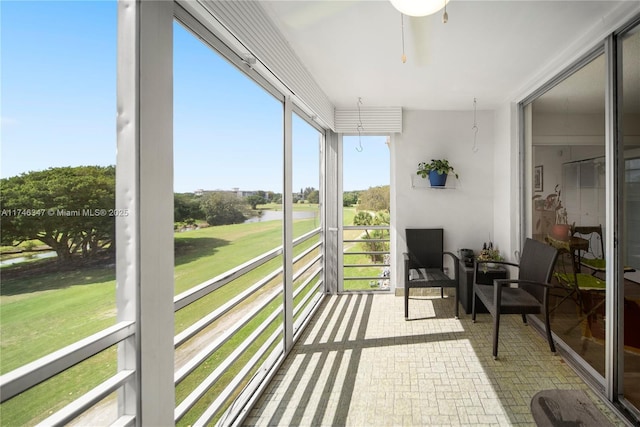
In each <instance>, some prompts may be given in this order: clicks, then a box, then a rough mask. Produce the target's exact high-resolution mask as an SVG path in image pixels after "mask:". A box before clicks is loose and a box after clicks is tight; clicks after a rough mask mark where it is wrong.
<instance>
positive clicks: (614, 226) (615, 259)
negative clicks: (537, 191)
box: [604, 35, 624, 401]
mask: <svg viewBox="0 0 640 427" xmlns="http://www.w3.org/2000/svg"><path fill="white" fill-rule="evenodd" d="M604 53H605V61H606V91H605V164H606V175H605V206H606V220H605V225H606V230H607V232H606V233H605V254H604V255H605V259H606V262H607V271H606V277H605V280H606V283H607V289H606V295H605V298H606V305H605V307H606V315H607V319H608V320H609V321H607V324H606V327H605V328H606V329H605V334H606V335H605V336H606V342H605V393H606V396H607V399H609V400H610V401H614V400H615V399H616V398H617V396H618V393H619V392H621V391H622V382H621V381H620V375H621V373H622V372H624V368H623V366H622V363H623V360H624V358H623V357H622V354H623V345H624V338H623V337H624V317H623V315H624V313H623V308H624V274H623V270H622V268H623V265H622V250H621V249H622V248H621V246H620V245H619V243H618V240H619V236H620V235H621V234H620V233H621V231H622V226H623V223H624V222H623V218H622V212H623V209H622V206H621V205H622V200H623V197H622V196H620V195H619V194H618V192H621V191H623V188H622V185H621V183H622V182H623V181H622V179H621V178H620V175H621V174H622V173H623V171H624V157H623V153H622V152H621V151H622V147H621V146H620V139H619V138H618V136H619V135H618V105H619V104H618V93H619V90H618V89H619V86H618V84H619V81H618V77H619V75H618V68H617V66H618V54H617V46H616V38H615V36H613V35H610V36H609V37H608V38H607V40H606V41H605V50H604Z"/></svg>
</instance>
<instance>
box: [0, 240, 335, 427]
mask: <svg viewBox="0 0 640 427" xmlns="http://www.w3.org/2000/svg"><path fill="white" fill-rule="evenodd" d="M320 235H321V230H320V228H318V229H315V230H312V231H311V232H309V233H307V234H305V235H303V236H301V237H299V238H297V239H295V240H294V242H293V246H294V247H296V246H298V245H300V244H302V243H304V242H306V241H307V240H309V239H311V238H313V237H315V236H320ZM314 251H316V252H318V254H316V255H315V256H313V252H314ZM282 253H283V248H282V247H278V248H275V249H273V250H271V251H269V252H266V253H264V254H262V255H260V256H258V257H256V258H254V259H252V260H250V261H248V262H246V263H244V264H242V265H240V266H238V267H235V268H233V269H231V270H229V271H227V272H225V273H223V274H221V275H219V276H216V277H214V278H212V279H210V280H207V281H206V282H204V283H201V284H200V285H198V286H195V287H193V288H191V289H190V290H188V291H186V292H183V293H181V294H179V295H177V296H176V297H175V298H174V310H175V312H177V311H179V310H181V309H183V308H185V307H187V306H188V305H189V304H192V303H194V302H196V301H198V300H200V299H202V298H204V297H206V296H207V295H210V294H211V293H212V292H214V291H215V290H218V289H220V288H222V287H223V286H225V285H228V284H230V283H232V282H233V281H234V280H235V279H237V278H239V277H241V276H243V275H245V274H247V273H249V272H251V271H253V270H255V269H256V268H258V267H260V266H262V265H264V264H266V263H267V262H269V261H271V260H273V259H275V258H276V257H278V256H280V255H282ZM302 261H306V263H305V264H304V265H303V266H301V267H300V268H298V269H296V271H295V273H294V275H293V283H296V282H298V281H300V280H301V281H302V282H301V283H300V284H299V285H298V286H297V287H296V288H295V289H294V292H293V295H294V301H295V300H296V299H297V300H298V303H297V304H296V305H295V307H294V308H293V319H294V325H293V329H294V334H295V335H294V337H295V338H296V339H297V337H299V335H300V332H301V331H302V329H303V326H304V325H305V324H306V322H307V321H308V320H309V319H310V317H311V315H312V314H313V312H314V311H315V309H317V306H318V303H319V302H320V301H321V299H322V297H323V296H324V294H323V292H321V290H322V287H323V284H324V281H323V274H322V273H323V264H322V262H323V251H322V239H318V241H317V242H315V243H313V244H312V245H310V247H309V248H307V249H305V250H303V251H302V252H301V253H300V254H299V255H298V256H296V257H295V258H294V259H293V264H294V265H296V263H300V262H302ZM282 271H283V267H282V266H280V267H279V268H276V269H275V270H274V271H272V272H270V273H269V274H267V275H266V276H265V277H263V278H262V279H260V280H258V281H257V282H256V283H254V284H253V285H252V286H250V287H249V288H248V289H246V290H244V291H242V292H240V293H239V294H238V295H236V296H234V297H233V298H231V299H230V300H229V301H227V302H226V303H224V304H223V305H222V306H220V307H219V308H217V309H215V310H213V311H212V312H211V313H209V314H207V315H206V316H204V317H202V318H201V319H200V320H198V321H196V322H195V323H194V324H193V325H191V326H189V327H188V328H186V329H185V330H184V331H182V332H180V333H179V334H177V335H176V336H175V339H174V348H175V349H178V348H179V347H180V346H182V345H184V344H185V343H186V342H187V341H188V340H190V339H191V338H193V337H195V336H197V334H198V333H200V332H202V331H203V330H204V329H206V328H207V327H209V326H211V325H212V324H213V323H214V322H216V321H217V320H220V319H222V318H223V317H224V316H225V314H227V313H229V312H230V311H231V310H232V309H233V308H235V307H237V306H238V305H239V304H241V303H243V302H245V301H247V300H248V299H249V298H251V297H253V296H255V295H256V294H257V293H258V292H260V291H263V292H264V295H262V297H261V298H260V302H259V303H253V305H252V308H251V309H250V310H249V311H248V312H247V313H246V314H245V315H244V316H243V317H242V318H241V319H239V320H238V321H236V322H234V324H233V325H232V326H231V327H229V328H227V329H226V330H225V331H224V332H223V333H222V334H221V335H220V336H218V337H217V338H216V339H215V340H213V341H212V342H211V343H209V344H208V345H206V346H204V347H203V348H201V349H199V351H198V352H197V353H196V354H195V356H193V357H191V358H190V359H189V360H188V361H187V362H186V363H185V364H183V365H182V366H181V367H180V368H179V369H177V370H176V372H175V375H174V381H175V385H176V386H177V385H178V384H180V383H181V382H182V381H184V380H185V379H186V378H187V377H188V376H189V374H191V373H193V372H194V371H195V370H196V369H198V368H199V367H201V366H203V364H204V363H205V362H206V361H207V360H208V359H209V358H210V357H211V356H212V355H214V354H215V353H216V351H217V350H219V349H220V348H221V347H222V346H223V345H225V344H226V343H228V342H229V341H230V340H231V339H232V338H233V337H234V336H236V334H237V333H238V332H239V331H240V330H242V329H243V328H244V327H246V326H247V325H248V324H249V323H250V322H251V321H252V320H254V319H255V318H256V316H257V315H258V314H259V313H261V312H262V311H263V310H265V309H267V308H269V306H270V305H272V304H273V303H274V301H275V300H276V299H277V298H278V297H279V296H281V295H282V292H283V284H282V283H281V282H280V283H277V284H276V285H273V284H272V285H270V286H271V288H269V287H268V285H269V283H270V282H272V281H273V280H274V279H276V278H277V277H278V276H280V275H281V274H282ZM305 291H306V294H305V295H303V293H305ZM271 310H272V311H271V312H270V313H269V315H268V316H267V318H266V319H265V320H263V321H262V322H261V323H260V324H259V325H257V326H256V327H255V328H254V329H253V330H252V331H251V332H250V333H249V335H248V336H247V337H246V338H245V339H244V340H243V341H242V342H241V343H240V344H238V345H237V346H236V347H235V348H234V350H233V351H232V352H231V353H230V354H229V355H228V356H227V357H226V358H225V359H224V360H223V361H221V362H220V363H219V364H218V366H217V367H216V368H215V369H213V370H212V372H210V373H209V374H208V375H207V376H206V378H205V379H204V380H202V381H201V382H200V383H199V384H197V385H196V386H195V387H194V389H193V390H192V391H191V392H190V393H189V394H188V395H187V397H186V398H185V399H184V400H182V402H180V404H179V405H178V406H177V407H176V409H175V412H174V415H175V421H176V422H178V421H180V420H181V419H182V418H183V417H184V416H185V415H186V414H187V413H188V412H189V410H191V409H192V408H193V407H194V406H195V405H196V404H197V403H198V402H200V401H201V399H202V398H203V397H204V396H206V395H207V394H208V393H210V392H211V388H212V386H213V385H215V384H216V383H217V382H218V381H219V380H220V378H221V377H222V374H223V373H225V372H227V370H228V369H229V367H231V366H232V365H233V364H234V363H237V362H238V361H239V358H240V357H241V356H242V355H244V354H245V353H246V352H247V351H249V349H250V347H251V346H252V345H253V344H255V343H256V342H258V340H259V339H260V337H261V336H262V335H263V334H264V333H266V332H268V331H269V328H270V326H272V325H274V324H277V323H276V322H277V321H279V320H280V319H283V318H284V317H283V305H282V304H279V305H278V306H275V307H274V308H271ZM282 328H283V325H278V326H276V327H275V328H274V331H273V332H271V333H270V335H269V336H268V337H267V338H266V339H265V340H264V342H263V343H262V344H261V346H260V348H259V349H258V350H257V351H255V353H254V354H253V355H252V357H251V358H250V360H249V361H248V362H246V363H245V365H244V366H242V367H241V368H240V369H239V370H238V373H237V374H236V375H235V377H234V378H233V379H231V380H230V382H229V383H228V384H227V385H226V387H225V388H224V389H223V390H222V392H220V393H219V394H218V396H216V398H215V399H214V401H213V403H211V404H210V405H209V406H208V407H207V408H206V409H205V410H204V412H203V413H202V414H201V415H200V417H199V418H198V420H197V421H196V422H195V425H205V424H209V423H210V422H211V421H212V420H213V419H214V418H215V417H216V416H217V415H220V416H221V421H220V423H222V424H226V423H231V422H233V420H235V419H236V418H238V417H239V416H241V415H242V411H243V409H244V405H239V404H238V403H237V402H238V399H236V402H235V403H234V402H232V401H233V399H234V398H236V396H240V397H241V399H240V400H239V401H241V402H244V403H246V402H251V401H253V400H255V394H256V392H257V391H258V390H259V389H261V387H264V382H265V381H266V380H267V379H268V378H269V376H270V375H272V371H273V368H274V367H275V366H276V365H277V364H278V363H279V362H280V361H281V360H282V359H283V357H284V352H283V346H282V345H279V344H278V342H277V341H278V338H280V339H282V333H283V331H282ZM135 330H136V325H135V322H120V323H118V324H116V325H114V326H111V327H109V328H107V329H104V330H103V331H100V332H98V333H96V334H94V335H92V336H90V337H88V338H85V339H83V340H80V341H78V342H76V343H74V344H72V345H69V346H67V347H65V348H63V349H61V350H58V351H56V352H54V353H51V354H49V355H47V356H45V357H42V358H40V359H38V360H36V361H34V362H32V363H29V364H27V365H25V366H22V367H20V368H18V369H15V370H13V371H11V372H9V373H7V374H5V375H2V376H1V377H0V398H1V402H5V401H8V400H10V399H12V398H13V397H15V396H17V395H19V394H21V393H23V392H25V391H27V390H29V389H31V388H32V387H34V386H36V385H38V384H40V383H42V382H44V381H46V380H48V379H51V378H53V377H55V376H56V375H58V374H60V373H61V372H63V371H65V370H67V369H69V368H71V367H73V366H75V365H77V364H79V363H80V362H83V361H85V360H87V359H89V358H91V357H93V356H94V355H96V354H97V353H100V352H101V351H104V350H106V349H108V348H109V347H112V346H113V345H116V344H118V343H120V342H122V341H123V340H125V339H127V338H129V337H132V336H133V335H134V334H135ZM250 375H253V377H250ZM134 380H135V371H132V370H121V371H119V372H118V373H116V374H115V375H113V376H112V377H110V378H108V379H107V380H106V381H104V382H103V383H101V384H100V385H98V386H97V387H95V388H93V389H92V390H90V391H89V392H87V393H85V394H83V395H82V396H80V397H79V398H77V399H75V400H74V401H73V402H71V403H69V404H68V405H66V406H65V407H64V408H62V409H61V410H59V411H57V412H55V413H54V414H52V415H51V416H49V417H48V418H47V419H45V420H44V421H42V423H41V425H46V426H55V425H65V424H67V423H68V422H70V421H72V420H73V419H75V418H77V417H78V416H80V415H82V414H84V413H86V412H87V411H90V410H91V408H92V407H93V406H94V405H95V404H96V403H98V402H100V401H101V400H103V399H105V398H106V397H108V396H109V395H111V394H112V393H113V392H115V391H118V390H119V389H121V387H123V386H125V385H127V384H129V385H130V386H132V385H134ZM245 384H246V385H245ZM143 399H144V397H143ZM225 406H227V407H229V409H228V410H227V411H226V413H224V414H222V413H221V411H222V410H223V409H225ZM116 424H118V425H133V424H135V416H122V417H120V418H119V419H118V420H116Z"/></svg>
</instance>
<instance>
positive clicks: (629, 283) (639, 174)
mask: <svg viewBox="0 0 640 427" xmlns="http://www.w3.org/2000/svg"><path fill="white" fill-rule="evenodd" d="M620 45H621V49H622V144H623V150H624V183H623V191H622V195H623V204H622V206H623V216H624V217H623V218H624V221H623V232H622V236H623V242H622V243H623V245H622V258H623V263H624V265H625V271H626V272H625V274H624V287H623V289H624V352H623V355H624V377H623V394H624V398H625V399H626V400H627V401H628V402H630V403H631V404H632V405H634V406H635V407H636V408H640V329H638V327H637V325H639V324H640V28H639V27H636V28H635V30H633V31H631V32H629V33H627V34H626V35H625V36H624V37H623V39H622V41H621V43H620ZM627 270H635V271H627Z"/></svg>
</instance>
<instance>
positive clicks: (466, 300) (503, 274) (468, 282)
mask: <svg viewBox="0 0 640 427" xmlns="http://www.w3.org/2000/svg"><path fill="white" fill-rule="evenodd" d="M508 278H509V272H508V271H507V269H506V268H504V267H502V266H496V267H490V268H487V271H486V272H484V271H482V269H480V270H479V271H478V283H481V284H484V285H491V284H492V283H493V280H494V279H508ZM458 291H459V292H460V303H461V304H462V308H464V312H465V313H466V314H471V309H472V307H473V267H467V266H466V265H465V264H464V262H462V261H460V288H459V289H458ZM476 312H477V313H488V311H487V309H486V308H485V306H484V304H482V302H481V301H478V302H477V303H476Z"/></svg>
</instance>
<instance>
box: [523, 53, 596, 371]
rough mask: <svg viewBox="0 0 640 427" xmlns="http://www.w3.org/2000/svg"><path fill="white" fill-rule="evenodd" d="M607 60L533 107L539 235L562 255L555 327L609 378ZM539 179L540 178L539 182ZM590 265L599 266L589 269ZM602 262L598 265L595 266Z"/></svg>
mask: <svg viewBox="0 0 640 427" xmlns="http://www.w3.org/2000/svg"><path fill="white" fill-rule="evenodd" d="M604 63H605V61H604V56H603V55H600V56H598V57H596V58H595V59H594V60H592V61H591V62H590V63H588V64H587V65H586V66H584V67H582V68H581V69H579V70H578V71H576V72H575V73H574V74H572V75H571V76H569V77H568V78H566V79H565V80H563V81H562V82H561V83H559V84H558V85H556V86H555V87H553V88H551V89H550V90H549V91H548V92H546V93H544V94H543V95H542V96H540V97H539V98H537V99H536V100H534V101H533V102H532V103H531V107H530V110H528V111H530V117H531V121H530V129H529V130H530V132H529V133H528V135H529V137H530V141H531V146H532V159H531V170H532V172H533V171H535V170H536V169H537V168H539V167H540V166H542V168H541V170H543V171H544V174H543V175H542V177H541V182H540V183H539V186H537V187H534V188H533V193H532V203H531V232H532V235H533V237H534V238H535V239H537V240H540V241H546V242H548V243H549V244H552V245H554V246H556V247H557V248H558V249H559V250H560V256H559V258H558V261H557V263H556V268H555V274H554V284H555V288H554V289H553V292H552V294H553V297H552V299H551V305H550V306H551V326H552V330H553V331H554V333H555V334H556V335H557V336H559V337H560V338H561V339H562V340H563V341H564V342H565V343H566V344H567V345H569V346H570V347H571V348H572V349H573V350H574V351H575V352H576V353H577V354H578V355H579V356H580V357H582V358H583V359H584V360H585V361H586V363H587V364H589V365H590V366H591V367H592V368H593V369H594V370H595V372H597V374H599V375H600V376H602V377H604V373H605V321H606V317H607V316H606V313H605V289H606V283H605V281H604V269H603V268H599V267H601V266H602V265H601V264H598V263H602V262H603V261H602V257H603V252H604V245H603V241H604V240H603V239H604V236H605V235H606V232H607V230H606V229H605V224H606V221H605V220H606V215H605V162H604V160H605V157H604V156H605V97H604V93H605V69H604ZM532 180H533V177H532ZM588 262H592V264H591V265H588V264H587V263H588ZM594 262H595V263H596V265H598V268H596V267H594V266H593V265H594V264H593V263H594Z"/></svg>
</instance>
